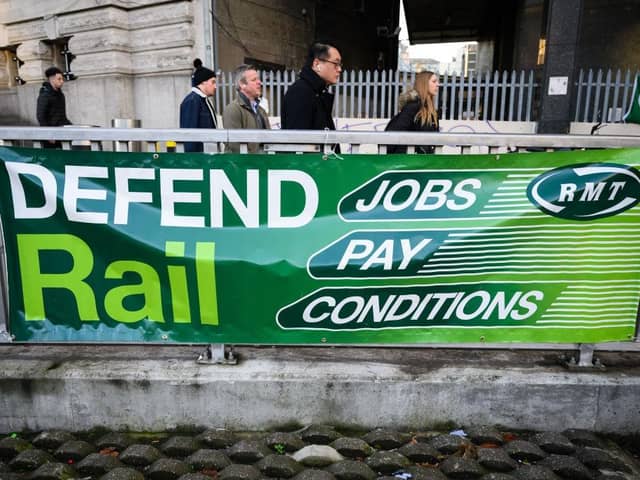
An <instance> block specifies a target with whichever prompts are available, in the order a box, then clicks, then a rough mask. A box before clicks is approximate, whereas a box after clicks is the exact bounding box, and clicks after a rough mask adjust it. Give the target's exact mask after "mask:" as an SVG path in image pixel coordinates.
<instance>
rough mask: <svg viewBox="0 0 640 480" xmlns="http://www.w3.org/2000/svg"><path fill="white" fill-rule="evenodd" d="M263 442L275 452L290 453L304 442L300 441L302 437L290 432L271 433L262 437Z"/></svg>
mask: <svg viewBox="0 0 640 480" xmlns="http://www.w3.org/2000/svg"><path fill="white" fill-rule="evenodd" d="M264 443H266V444H267V447H269V448H270V449H271V450H273V451H275V452H277V453H284V452H289V453H291V452H295V451H297V450H300V449H301V448H303V447H304V442H303V441H302V438H300V435H298V434H297V433H292V432H274V433H271V434H269V435H267V437H266V438H265V439H264ZM279 450H282V451H279Z"/></svg>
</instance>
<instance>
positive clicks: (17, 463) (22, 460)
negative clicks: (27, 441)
mask: <svg viewBox="0 0 640 480" xmlns="http://www.w3.org/2000/svg"><path fill="white" fill-rule="evenodd" d="M54 461H55V459H54V458H53V456H52V455H51V454H49V453H47V452H45V451H44V450H40V449H38V448H30V449H29V450H25V451H23V452H20V453H19V454H18V455H16V456H15V457H14V459H13V460H11V461H10V462H9V468H10V469H11V470H13V471H17V472H28V471H33V470H35V469H36V468H38V467H39V466H40V465H43V464H45V463H47V462H54Z"/></svg>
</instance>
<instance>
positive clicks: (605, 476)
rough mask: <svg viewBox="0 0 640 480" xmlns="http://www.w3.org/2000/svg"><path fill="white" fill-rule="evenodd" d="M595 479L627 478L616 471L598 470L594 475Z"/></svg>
mask: <svg viewBox="0 0 640 480" xmlns="http://www.w3.org/2000/svg"><path fill="white" fill-rule="evenodd" d="M596 480H629V477H627V476H626V475H625V474H623V473H617V472H606V471H605V472H600V474H598V475H596Z"/></svg>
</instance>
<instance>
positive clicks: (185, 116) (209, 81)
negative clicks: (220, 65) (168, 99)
mask: <svg viewBox="0 0 640 480" xmlns="http://www.w3.org/2000/svg"><path fill="white" fill-rule="evenodd" d="M193 85H194V86H193V87H192V88H191V92H189V94H188V95H187V96H186V97H184V100H182V103H181V104H180V128H217V122H216V110H215V108H214V106H213V103H212V102H211V100H210V98H209V97H212V96H213V94H214V93H215V92H216V73H215V72H214V71H213V70H209V69H208V68H206V67H198V68H196V71H195V72H194V73H193ZM184 151H185V152H203V151H204V145H203V143H202V142H185V144H184Z"/></svg>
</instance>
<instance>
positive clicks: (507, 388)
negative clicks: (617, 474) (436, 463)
mask: <svg viewBox="0 0 640 480" xmlns="http://www.w3.org/2000/svg"><path fill="white" fill-rule="evenodd" d="M74 349H75V351H74ZM109 349H111V350H109ZM136 349H138V350H139V351H136ZM201 349H202V347H193V346H191V347H182V348H180V347H175V348H174V350H173V351H170V350H166V349H162V347H159V349H156V350H155V353H153V352H154V350H153V349H152V348H146V347H145V348H142V347H141V346H129V347H120V346H111V347H108V346H106V347H105V346H101V347H86V346H85V347H51V346H48V347H47V346H18V345H14V346H2V347H1V348H0V391H1V392H2V395H1V396H0V432H10V431H22V430H46V429H53V428H61V427H63V428H65V429H68V430H73V431H81V430H88V429H91V428H94V427H97V426H100V427H106V428H108V429H114V430H129V431H164V430H167V429H172V428H176V427H179V426H194V427H199V426H206V425H216V426H219V427H226V428H230V429H234V430H268V429H277V428H278V427H282V426H287V425H288V426H290V425H301V426H302V425H308V424H312V423H320V424H331V425H336V426H342V427H345V428H347V427H353V428H355V427H358V428H366V429H370V428H375V427H393V428H413V429H417V428H433V427H434V426H438V425H443V424H454V425H460V426H465V427H469V426H479V425H500V426H502V427H505V428H509V429H525V430H550V431H562V430H565V429H567V428H579V429H587V430H592V431H597V432H603V433H618V434H627V433H634V432H637V431H639V430H640V405H639V404H638V400H637V399H638V398H640V359H638V358H637V357H638V355H637V354H635V353H630V354H626V355H624V354H609V355H610V356H609V358H606V359H604V361H603V363H605V365H608V368H607V370H606V371H604V372H601V371H597V370H594V371H579V372H574V371H569V370H566V369H564V368H563V367H561V366H559V365H558V364H556V363H555V362H554V361H553V358H555V357H557V355H558V352H540V351H536V352H531V351H526V352H522V351H518V352H507V351H500V352H495V351H485V352H473V351H444V350H438V351H436V350H400V349H356V348H351V349H349V348H325V349H322V348H300V349H295V348H289V349H285V348H278V349H275V348H271V349H270V348H264V349H260V348H250V347H241V348H239V349H238V351H239V353H240V356H241V359H243V360H242V361H241V362H240V363H239V364H238V365H236V366H221V365H198V364H196V363H195V358H196V356H197V353H198V351H199V350H201ZM38 351H40V355H39V354H38ZM172 352H173V353H172Z"/></svg>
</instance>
